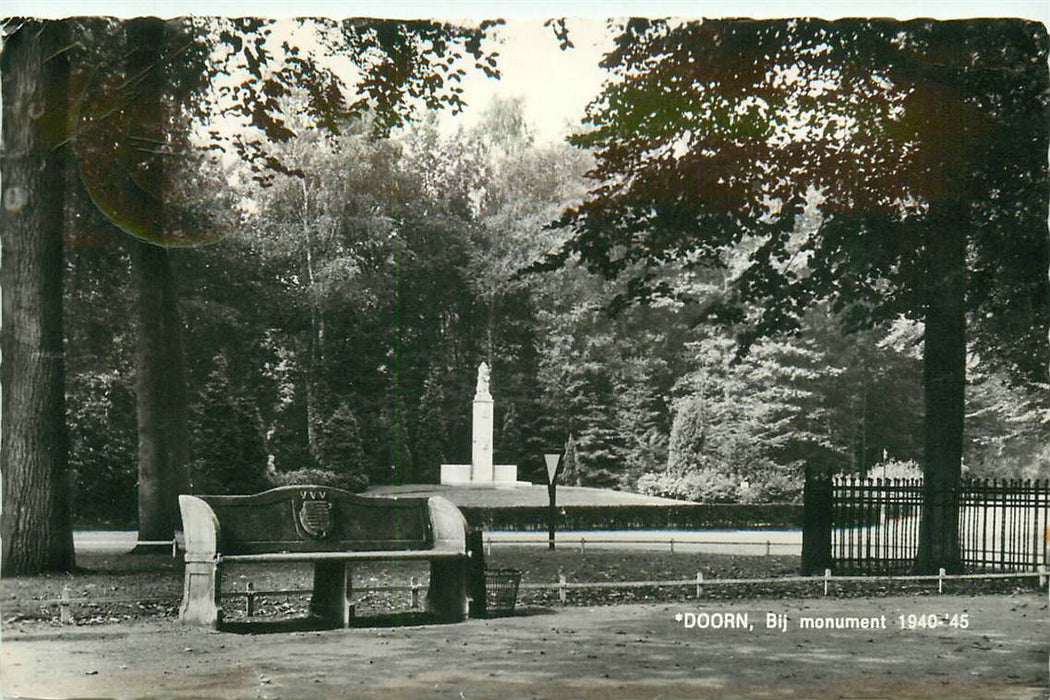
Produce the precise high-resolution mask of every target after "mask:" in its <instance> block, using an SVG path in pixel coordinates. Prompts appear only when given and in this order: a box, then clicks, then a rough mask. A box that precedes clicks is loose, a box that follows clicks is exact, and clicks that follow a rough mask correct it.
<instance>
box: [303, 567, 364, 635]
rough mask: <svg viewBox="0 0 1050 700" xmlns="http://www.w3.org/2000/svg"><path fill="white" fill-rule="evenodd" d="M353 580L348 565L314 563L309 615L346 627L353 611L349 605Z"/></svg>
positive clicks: (351, 569)
mask: <svg viewBox="0 0 1050 700" xmlns="http://www.w3.org/2000/svg"><path fill="white" fill-rule="evenodd" d="M353 580H354V576H353V568H352V566H351V565H350V564H349V563H346V562H341V561H319V562H315V563H314V591H313V596H312V598H311V599H310V614H311V615H314V616H316V617H320V618H322V619H324V620H329V621H331V622H333V623H335V624H339V625H342V626H343V627H348V626H349V625H350V617H351V612H352V610H353V606H351V605H350V596H351V594H352V592H353Z"/></svg>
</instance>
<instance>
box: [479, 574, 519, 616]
mask: <svg viewBox="0 0 1050 700" xmlns="http://www.w3.org/2000/svg"><path fill="white" fill-rule="evenodd" d="M520 583H521V572H520V571H518V570H517V569H486V570H485V607H486V608H488V613H489V615H511V614H513V613H514V605H515V603H517V600H518V584H520Z"/></svg>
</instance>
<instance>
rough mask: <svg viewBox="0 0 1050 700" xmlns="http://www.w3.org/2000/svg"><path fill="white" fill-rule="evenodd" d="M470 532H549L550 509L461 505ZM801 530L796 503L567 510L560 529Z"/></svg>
mask: <svg viewBox="0 0 1050 700" xmlns="http://www.w3.org/2000/svg"><path fill="white" fill-rule="evenodd" d="M460 510H461V511H463V515H464V516H466V518H467V522H468V523H470V525H471V527H475V528H481V529H482V530H524V531H530V532H531V531H546V529H547V510H548V507H547V506H460ZM801 526H802V505H801V504H794V503H754V504H753V503H689V504H682V505H674V506H658V505H632V506H564V507H560V508H558V529H561V530H664V529H666V530H700V529H718V528H730V529H786V528H799V527H801Z"/></svg>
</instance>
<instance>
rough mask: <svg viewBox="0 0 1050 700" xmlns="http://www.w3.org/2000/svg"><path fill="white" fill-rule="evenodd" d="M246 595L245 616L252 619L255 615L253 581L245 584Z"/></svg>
mask: <svg viewBox="0 0 1050 700" xmlns="http://www.w3.org/2000/svg"><path fill="white" fill-rule="evenodd" d="M244 593H245V595H244V599H245V601H246V602H245V610H244V614H245V615H246V616H247V617H251V616H252V615H254V614H255V586H254V585H252V582H251V581H249V582H248V583H246V584H244Z"/></svg>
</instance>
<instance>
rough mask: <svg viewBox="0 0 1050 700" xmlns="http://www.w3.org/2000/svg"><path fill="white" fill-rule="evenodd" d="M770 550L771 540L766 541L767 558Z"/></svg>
mask: <svg viewBox="0 0 1050 700" xmlns="http://www.w3.org/2000/svg"><path fill="white" fill-rule="evenodd" d="M769 548H770V543H769V540H766V556H767V557H768V556H769Z"/></svg>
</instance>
